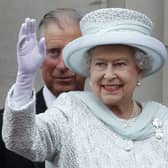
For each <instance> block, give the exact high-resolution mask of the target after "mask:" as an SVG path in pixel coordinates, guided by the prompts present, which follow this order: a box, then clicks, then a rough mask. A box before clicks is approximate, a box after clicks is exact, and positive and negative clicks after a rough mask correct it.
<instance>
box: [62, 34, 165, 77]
mask: <svg viewBox="0 0 168 168" xmlns="http://www.w3.org/2000/svg"><path fill="white" fill-rule="evenodd" d="M109 44H111V45H128V46H132V47H136V48H139V49H141V50H142V51H144V52H145V53H146V54H147V56H149V57H151V59H152V65H151V68H150V69H149V70H148V71H145V72H144V74H143V75H144V77H145V76H149V75H151V74H153V73H155V72H157V71H158V70H159V69H160V68H161V67H162V66H163V64H164V62H165V60H166V57H167V51H166V48H165V46H164V45H163V43H161V42H160V41H159V40H157V39H155V38H153V37H151V36H148V35H144V34H141V33H136V32H129V31H124V32H122V31H118V32H106V33H104V34H98V33H97V34H95V35H85V36H82V37H80V38H78V39H76V40H73V41H72V42H70V43H68V44H67V45H66V46H65V48H64V50H63V58H64V62H65V64H66V66H67V67H68V68H69V69H71V70H72V71H74V72H76V73H78V74H80V75H82V76H85V77H88V76H89V66H88V63H87V55H88V54H87V51H88V50H89V49H91V48H93V47H95V46H99V45H109Z"/></svg>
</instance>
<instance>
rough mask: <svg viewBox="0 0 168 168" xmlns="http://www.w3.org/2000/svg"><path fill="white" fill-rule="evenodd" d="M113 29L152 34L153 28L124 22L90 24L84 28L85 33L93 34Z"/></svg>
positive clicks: (83, 32)
mask: <svg viewBox="0 0 168 168" xmlns="http://www.w3.org/2000/svg"><path fill="white" fill-rule="evenodd" d="M113 31H115V32H116V31H125V32H126V31H131V32H137V33H141V34H144V35H150V34H151V29H150V28H149V27H145V26H143V25H141V26H139V25H137V24H127V25H126V24H124V25H115V26H114V25H101V26H96V25H91V26H88V27H87V29H83V30H82V34H83V35H89V34H91V35H93V34H100V33H105V32H113Z"/></svg>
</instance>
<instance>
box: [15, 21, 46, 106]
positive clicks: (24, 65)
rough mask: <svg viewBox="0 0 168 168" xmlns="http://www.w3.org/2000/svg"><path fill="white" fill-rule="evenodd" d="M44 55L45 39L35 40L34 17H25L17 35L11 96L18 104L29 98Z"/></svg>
mask: <svg viewBox="0 0 168 168" xmlns="http://www.w3.org/2000/svg"><path fill="white" fill-rule="evenodd" d="M45 55H46V49H45V40H44V38H41V39H40V41H39V42H38V41H37V37H36V21H35V19H30V18H26V19H25V22H24V23H23V24H22V25H21V28H20V32H19V37H18V43H17V63H18V73H17V77H16V83H15V87H14V92H13V97H12V99H13V101H14V102H16V103H17V104H18V105H23V104H25V103H26V102H28V101H29V100H30V98H31V96H32V89H33V83H34V79H35V75H36V72H37V71H38V69H39V68H40V66H41V64H42V62H43V60H44V57H45Z"/></svg>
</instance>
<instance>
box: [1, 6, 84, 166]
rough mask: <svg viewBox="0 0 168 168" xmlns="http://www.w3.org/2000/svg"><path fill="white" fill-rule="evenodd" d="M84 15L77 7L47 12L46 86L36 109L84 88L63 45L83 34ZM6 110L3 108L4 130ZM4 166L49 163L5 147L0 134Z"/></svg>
mask: <svg viewBox="0 0 168 168" xmlns="http://www.w3.org/2000/svg"><path fill="white" fill-rule="evenodd" d="M80 19H81V15H80V14H79V13H78V12H77V11H76V10H74V9H67V8H66V9H56V10H53V11H50V12H48V13H47V14H45V15H44V17H43V18H42V20H41V21H40V24H39V29H40V32H41V35H42V36H44V37H45V42H46V57H45V60H44V63H43V65H42V67H41V71H42V77H43V80H44V86H43V87H42V88H41V89H40V91H39V92H37V94H36V111H37V113H42V112H44V111H45V110H46V109H47V108H48V107H49V106H50V105H51V104H52V102H53V101H54V100H55V99H56V97H57V96H59V94H61V93H62V92H68V91H75V90H76V91H79V90H84V84H85V78H84V77H81V76H79V75H77V74H75V73H73V72H72V71H70V70H69V69H68V68H67V67H66V66H65V64H64V62H63V58H62V49H63V48H64V46H65V45H66V44H67V43H69V42H70V41H72V40H74V39H75V38H77V37H79V36H81V32H80V27H79V21H80ZM2 116H3V110H1V111H0V131H1V130H2ZM0 167H2V168H12V167H13V168H45V163H44V162H42V163H34V162H31V161H29V160H27V159H25V158H23V157H22V156H19V155H17V154H15V153H14V152H12V151H9V150H7V149H6V148H5V145H4V143H3V141H2V136H1V137H0Z"/></svg>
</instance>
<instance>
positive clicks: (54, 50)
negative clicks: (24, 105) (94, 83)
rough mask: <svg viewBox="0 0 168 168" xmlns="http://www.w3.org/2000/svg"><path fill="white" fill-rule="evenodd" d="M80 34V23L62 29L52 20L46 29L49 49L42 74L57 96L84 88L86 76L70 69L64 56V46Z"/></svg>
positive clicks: (47, 48)
mask: <svg viewBox="0 0 168 168" xmlns="http://www.w3.org/2000/svg"><path fill="white" fill-rule="evenodd" d="M79 36H81V33H80V29H79V25H67V27H65V28H64V29H61V28H60V27H58V25H57V24H56V23H54V22H51V23H49V24H48V25H47V26H46V27H45V29H44V37H45V40H46V50H47V51H46V57H45V60H44V63H43V65H42V75H43V80H44V82H45V84H46V86H47V88H48V89H49V90H50V91H51V92H52V93H53V94H54V95H55V96H57V95H59V94H60V93H62V92H67V91H73V90H83V89H84V82H85V78H84V77H81V76H79V75H77V74H75V73H74V72H72V71H70V70H69V69H68V68H67V67H66V66H65V64H64V62H63V57H62V49H63V48H64V46H65V45H66V44H67V43H69V42H70V41H72V40H74V39H76V38H77V37H79Z"/></svg>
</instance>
